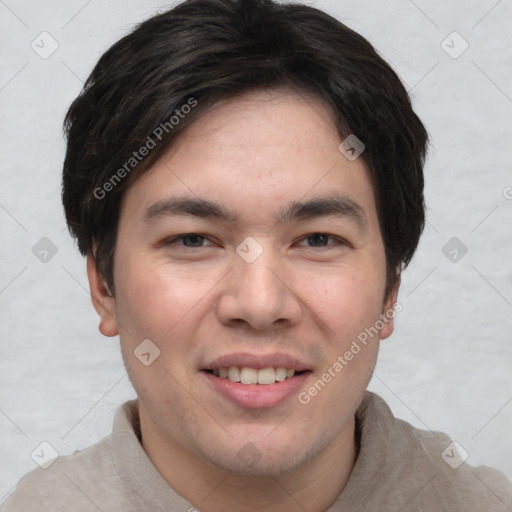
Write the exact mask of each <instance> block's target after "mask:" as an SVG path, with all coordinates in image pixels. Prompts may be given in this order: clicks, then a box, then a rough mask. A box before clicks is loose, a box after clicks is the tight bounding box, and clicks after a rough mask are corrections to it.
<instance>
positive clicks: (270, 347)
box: [89, 91, 394, 475]
mask: <svg viewBox="0 0 512 512" xmlns="http://www.w3.org/2000/svg"><path fill="white" fill-rule="evenodd" d="M340 142H341V140H340V138H339V135H338V134H337V132H336V129H335V128H334V123H333V119H332V117H331V113H330V112H329V110H328V108H327V107H326V106H325V105H324V104H323V103H322V102H321V101H320V100H318V99H315V98H313V97H306V96H299V95H297V94H296V93H293V92H285V91H281V92H276V91H274V92H271V91H264V92H252V93H248V94H245V95H244V96H241V97H238V98H236V99H230V100H226V101H223V102H221V103H219V104H217V105H216V106H215V108H213V109H212V110H210V111H209V112H208V113H206V114H205V115H203V116H202V117H201V118H199V119H198V120H197V121H196V122H194V123H193V124H191V125H190V126H189V127H188V128H187V129H186V130H185V131H184V132H183V133H182V135H181V136H180V138H179V139H178V140H177V141H176V142H175V143H174V145H173V146H172V148H171V149H170V150H169V151H168V153H167V154H166V155H165V156H164V157H162V158H161V159H160V161H158V162H157V163H156V164H155V165H154V166H153V167H152V168H151V169H150V170H148V171H147V172H146V173H145V174H144V175H143V176H142V177H141V178H139V179H138V180H136V181H135V182H134V184H133V185H132V186H131V187H130V188H129V189H128V191H127V192H126V195H125V197H124V201H123V204H122V208H121V216H120V222H119V231H118V239H117V245H116V252H115V259H114V283H115V290H116V294H115V298H112V297H109V296H108V295H107V294H106V293H105V292H104V290H103V289H102V285H101V279H100V277H99V276H98V275H97V273H96V269H95V267H94V264H93V262H92V259H91V258H89V277H90V282H91V289H92V294H93V299H94V303H95V306H96V308H97V311H98V313H99V314H100V316H101V324H100V330H101V331H102V332H103V333H104V334H105V335H109V336H114V335H116V334H117V333H119V336H120V340H121V347H122V353H123V358H124V361H125V365H126V368H127V370H128V372H129V375H130V379H131V381H132V383H133V386H134V388H135V390H136V392H137V395H138V397H139V406H140V416H141V423H142V425H143V426H144V428H145V431H146V432H147V433H151V435H154V436H155V437H156V438H158V440H159V443H160V445H161V446H162V447H163V449H166V450H170V451H171V452H173V454H174V455H175V454H176V453H179V454H181V455H180V456H182V457H191V458H197V459H198V460H202V461H207V462H210V463H212V464H214V465H215V466H217V467H221V468H224V469H226V470H229V471H234V472H239V473H245V474H263V473H266V474H273V475H279V474H283V473H284V472H286V471H289V470H291V469H293V468H296V467H300V465H301V464H303V463H305V462H306V461H308V460H310V459H311V458H314V457H315V456H317V455H320V454H321V453H322V452H323V451H324V450H325V448H326V447H327V446H328V445H329V444H330V443H332V442H335V441H336V440H337V439H338V438H340V436H343V435H346V434H347V432H348V430H347V426H349V425H351V422H352V421H353V416H354V412H355V410H356V408H357V406H358V404H359V402H360V400H361V399H362V396H363V394H364V391H365V389H366V387H367V384H368V382H369V379H370V377H371V373H372V370H373V368H374V365H375V361H376V356H377V351H378V339H379V338H380V339H382V338H385V337H387V336H389V335H390V334H391V332H392V321H388V322H385V323H384V325H383V322H381V321H379V319H380V318H381V316H380V315H381V314H382V313H384V312H385V311H387V310H389V309H390V308H391V307H392V305H393V300H394V295H391V296H390V297H389V298H387V299H386V301H385V300H384V290H385V284H386V283H385V274H386V264H385V254H384V247H383V242H382V237H381V233H380V229H379V222H378V218H377V212H376V205H375V197H374V191H373V188H372V183H371V179H370V173H369V171H368V169H367V167H366V164H365V162H364V161H363V159H362V158H357V159H356V160H354V161H349V160H348V159H347V158H346V157H345V156H344V155H343V154H342V153H341V152H340V150H339V149H338V147H339V144H340ZM178 200H180V201H178ZM205 201H207V202H208V203H204V202H205ZM375 326H377V327H378V329H379V331H380V333H379V334H378V335H376V336H374V337H373V338H372V337H371V336H370V337H368V336H367V341H366V343H364V344H363V342H362V339H363V338H364V335H362V334H361V333H364V332H365V329H370V328H375ZM366 332H368V331H366ZM358 336H359V338H358ZM143 340H151V342H148V341H146V342H144V343H145V344H144V345H142V346H141V342H143ZM354 342H355V343H356V345H357V346H358V347H359V350H357V348H355V346H354ZM139 346H140V347H139ZM158 351H159V355H158ZM348 352H350V353H351V354H352V357H350V355H349V354H348ZM141 353H142V354H144V355H142V356H141ZM137 354H138V355H139V357H137ZM157 355H158V357H156V358H155V356H157ZM141 359H142V362H141ZM336 363H337V364H336ZM293 372H295V373H294V374H293V376H291V375H292V373H293ZM226 375H228V377H226ZM285 377H286V378H285ZM329 377H330V378H329ZM239 379H241V380H242V382H237V380H239ZM276 379H277V380H276ZM283 379H284V380H283ZM255 382H257V383H255ZM315 390H316V391H315ZM350 435H352V436H353V430H352V431H351V434H350Z"/></svg>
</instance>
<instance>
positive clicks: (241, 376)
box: [203, 366, 309, 386]
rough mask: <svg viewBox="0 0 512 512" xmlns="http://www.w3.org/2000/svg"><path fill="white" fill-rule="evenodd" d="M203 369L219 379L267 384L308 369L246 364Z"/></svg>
mask: <svg viewBox="0 0 512 512" xmlns="http://www.w3.org/2000/svg"><path fill="white" fill-rule="evenodd" d="M203 371H205V372H206V373H209V374H210V375H213V376H214V377H218V378H219V379H229V380H230V381H231V382H236V383H240V384H243V385H250V384H258V385H262V386H269V385H272V384H275V383H276V382H284V381H285V380H288V379H291V378H293V377H295V376H299V375H302V374H304V373H306V372H308V371H309V370H302V371H298V370H295V369H294V368H284V367H282V366H278V367H273V366H269V367H267V368H262V369H258V368H250V367H248V366H243V367H238V366H230V367H222V368H214V369H211V370H203Z"/></svg>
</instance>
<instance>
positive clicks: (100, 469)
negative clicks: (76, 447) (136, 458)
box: [1, 437, 115, 512]
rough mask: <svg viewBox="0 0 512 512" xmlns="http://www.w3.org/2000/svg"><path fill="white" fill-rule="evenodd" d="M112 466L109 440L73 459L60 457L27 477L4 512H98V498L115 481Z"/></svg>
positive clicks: (80, 452)
mask: <svg viewBox="0 0 512 512" xmlns="http://www.w3.org/2000/svg"><path fill="white" fill-rule="evenodd" d="M112 466H113V463H112V457H111V449H110V437H106V438H104V439H103V440H101V441H100V442H98V443H96V444H94V445H92V446H90V447H88V448H86V449H84V450H82V451H79V452H77V453H75V454H73V455H67V456H59V457H58V458H57V459H56V460H55V461H54V462H53V463H51V465H50V466H49V467H47V468H46V469H43V468H37V469H34V470H33V471H31V472H30V473H28V474H27V475H25V476H24V477H23V478H22V479H21V480H20V481H19V483H18V485H17V486H16V488H15V490H14V491H13V492H12V493H11V495H10V496H9V497H8V498H7V500H6V501H5V503H4V504H3V505H2V507H1V510H2V512H22V511H28V510H41V511H46V510H48V511H50V510H51V511H52V512H60V511H64V510H70V507H73V509H74V510H80V511H84V512H88V511H89V510H91V511H93V510H94V511H95V512H97V510H98V509H97V507H96V505H95V503H94V497H95V495H97V494H98V490H99V489H100V488H103V487H105V485H107V484H111V483H112V482H109V480H111V479H112V478H115V472H112ZM42 507H46V508H42Z"/></svg>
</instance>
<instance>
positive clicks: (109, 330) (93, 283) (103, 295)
mask: <svg viewBox="0 0 512 512" xmlns="http://www.w3.org/2000/svg"><path fill="white" fill-rule="evenodd" d="M87 276H88V278H89V287H90V289H91V300H92V305H93V306H94V309H95V310H96V313H98V315H99V316H100V325H99V330H100V332H101V334H103V335H104V336H117V335H118V334H119V329H118V328H117V318H116V301H115V299H114V297H113V296H112V294H111V293H110V291H109V289H108V286H107V284H106V283H105V280H104V279H103V278H102V276H101V275H100V273H99V272H98V267H97V266H96V261H95V259H94V257H93V255H92V254H88V255H87Z"/></svg>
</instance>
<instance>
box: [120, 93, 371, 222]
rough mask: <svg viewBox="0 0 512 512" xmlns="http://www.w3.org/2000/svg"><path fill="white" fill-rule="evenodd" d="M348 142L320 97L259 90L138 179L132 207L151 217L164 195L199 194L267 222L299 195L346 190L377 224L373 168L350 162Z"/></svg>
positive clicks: (212, 118)
mask: <svg viewBox="0 0 512 512" xmlns="http://www.w3.org/2000/svg"><path fill="white" fill-rule="evenodd" d="M340 142H341V139H340V136H339V134H338V131H337V129H336V127H335V120H334V116H333V114H332V112H331V111H330V109H329V108H328V107H327V106H326V105H325V104H324V103H323V102H322V100H320V99H318V98H316V97H315V96H312V95H301V94H298V93H294V92H290V91H258V92H251V93H247V94H244V95H242V96H240V97H237V98H232V99H228V100H223V101H221V102H219V103H217V104H216V105H214V107H213V108H212V109H211V110H209V111H208V112H207V113H206V114H203V115H202V117H200V118H199V119H197V120H196V121H195V122H194V123H192V124H191V125H189V126H188V127H187V128H186V129H185V130H184V131H183V132H182V133H181V134H180V136H179V137H178V138H177V139H176V140H175V141H174V142H173V144H172V145H171V147H170V148H169V150H168V151H167V152H166V153H165V154H164V156H163V157H162V158H161V159H160V160H159V161H158V162H157V163H156V164H155V165H154V166H153V167H152V168H151V169H149V170H148V171H146V173H145V174H143V175H142V176H141V177H140V178H139V179H138V180H137V181H135V183H134V184H133V185H132V186H131V187H130V188H129V189H128V191H127V193H126V197H125V203H126V206H127V208H126V209H127V210H129V211H130V213H131V214H133V215H135V214H136V215H137V217H138V218H145V217H147V212H148V209H150V208H152V207H153V208H155V206H154V205H155V203H157V202H160V203H162V202H165V200H166V199H167V198H169V197H176V196H187V197H192V196H195V197H196V198H197V199H210V200H212V201H214V202H215V203H217V204H224V205H226V206H229V210H230V211H232V212H233V213H238V214H239V217H241V218H242V219H246V220H248V221H254V220H259V221H262V222H263V221H264V220H266V221H270V220H275V219H276V218H278V217H279V213H282V212H283V206H285V205H288V204H290V203H292V202H299V201H301V202H305V201H306V200H308V199H313V198H316V199H318V198H321V197H326V196H332V195H333V194H338V195H342V196H343V197H345V198H346V199H347V200H348V201H349V202H350V201H352V202H353V203H355V204H358V205H360V206H361V207H362V209H363V211H364V213H365V216H366V217H367V219H368V220H369V221H370V223H371V222H372V221H373V220H374V217H376V212H375V201H374V194H373V187H372V184H371V178H370V172H369V170H368V167H367V165H366V163H365V161H364V160H363V159H362V158H358V159H356V160H355V161H349V160H348V159H347V158H346V157H345V156H344V155H343V154H342V153H341V152H340V150H339V145H340ZM134 210H137V211H136V212H135V211H134ZM281 216H282V215H281ZM265 217H268V218H266V219H265Z"/></svg>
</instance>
